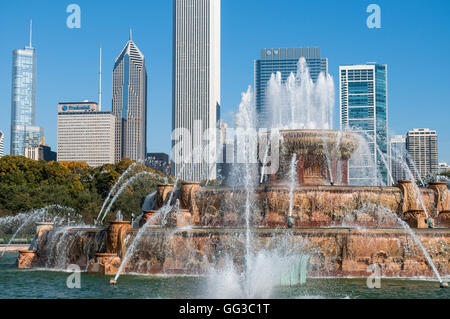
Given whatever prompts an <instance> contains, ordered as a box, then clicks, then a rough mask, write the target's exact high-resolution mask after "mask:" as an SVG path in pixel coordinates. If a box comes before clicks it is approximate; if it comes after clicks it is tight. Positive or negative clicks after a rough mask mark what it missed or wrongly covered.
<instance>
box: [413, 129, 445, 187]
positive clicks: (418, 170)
mask: <svg viewBox="0 0 450 319" xmlns="http://www.w3.org/2000/svg"><path fill="white" fill-rule="evenodd" d="M406 148H407V150H408V152H409V154H410V156H411V160H412V161H413V163H411V171H412V172H413V174H414V177H415V178H416V179H418V178H419V177H421V178H425V177H426V176H427V175H429V174H437V173H438V169H439V162H438V137H437V133H436V131H435V130H430V129H428V128H420V129H413V130H412V131H409V132H408V135H407V137H406ZM414 166H415V167H414ZM419 175H420V176H419Z"/></svg>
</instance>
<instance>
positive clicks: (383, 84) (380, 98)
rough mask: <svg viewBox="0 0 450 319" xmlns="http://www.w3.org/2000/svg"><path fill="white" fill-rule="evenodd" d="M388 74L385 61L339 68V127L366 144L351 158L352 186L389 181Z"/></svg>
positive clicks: (350, 178)
mask: <svg viewBox="0 0 450 319" xmlns="http://www.w3.org/2000/svg"><path fill="white" fill-rule="evenodd" d="M387 73H388V71H387V65H385V64H365V65H348V66H340V67H339V75H340V81H339V82H340V122H341V130H352V131H355V132H359V133H360V134H361V135H362V136H364V137H365V139H366V140H367V143H368V150H366V151H365V153H367V154H360V155H361V156H360V158H359V159H358V160H355V159H352V160H350V163H349V182H350V184H352V185H379V184H388V183H389V182H390V181H388V170H387V168H386V163H384V160H383V157H384V158H387V155H388V133H387V132H388V88H387V83H388V82H387ZM388 165H389V164H388Z"/></svg>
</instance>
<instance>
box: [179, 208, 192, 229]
mask: <svg viewBox="0 0 450 319" xmlns="http://www.w3.org/2000/svg"><path fill="white" fill-rule="evenodd" d="M188 226H192V215H191V213H190V212H189V210H188V209H180V210H179V211H178V215H177V227H178V228H181V227H188Z"/></svg>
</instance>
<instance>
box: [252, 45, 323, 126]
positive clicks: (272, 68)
mask: <svg viewBox="0 0 450 319" xmlns="http://www.w3.org/2000/svg"><path fill="white" fill-rule="evenodd" d="M301 57H304V58H305V59H306V63H307V64H308V68H309V72H310V76H311V79H312V80H313V81H314V82H316V81H317V79H318V78H319V75H320V73H321V72H323V73H325V74H327V73H328V59H327V58H321V57H320V48H318V47H306V48H270V49H269V48H266V49H261V58H260V59H259V60H256V61H255V101H256V110H257V114H258V115H257V116H258V123H259V126H260V127H264V126H265V124H266V121H267V119H268V114H267V113H268V110H267V108H266V107H265V98H266V87H267V82H269V80H270V77H271V76H272V74H275V73H277V72H280V73H281V77H282V81H286V80H287V78H288V77H289V75H291V73H294V74H296V73H297V69H298V61H299V59H300V58H301Z"/></svg>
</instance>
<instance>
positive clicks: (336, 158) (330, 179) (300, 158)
mask: <svg viewBox="0 0 450 319" xmlns="http://www.w3.org/2000/svg"><path fill="white" fill-rule="evenodd" d="M280 136H281V142H282V148H281V156H280V170H279V172H278V174H277V176H276V177H277V179H280V180H282V179H284V177H285V176H288V173H287V172H288V171H289V166H290V163H291V161H292V158H293V155H294V154H297V175H298V184H299V185H330V184H334V185H348V161H349V159H350V157H351V156H352V154H353V152H354V151H355V150H356V149H357V147H358V145H359V142H358V136H357V135H356V134H354V133H350V132H341V131H331V130H282V131H280Z"/></svg>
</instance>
